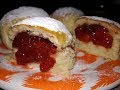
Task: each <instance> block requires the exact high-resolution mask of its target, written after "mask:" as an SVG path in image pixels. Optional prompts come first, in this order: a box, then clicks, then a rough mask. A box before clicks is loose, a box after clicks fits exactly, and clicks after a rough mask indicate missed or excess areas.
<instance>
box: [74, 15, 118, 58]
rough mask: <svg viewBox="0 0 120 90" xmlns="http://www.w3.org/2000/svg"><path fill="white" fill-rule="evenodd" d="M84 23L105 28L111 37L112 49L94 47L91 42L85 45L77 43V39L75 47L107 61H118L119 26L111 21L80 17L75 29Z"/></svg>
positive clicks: (80, 42)
mask: <svg viewBox="0 0 120 90" xmlns="http://www.w3.org/2000/svg"><path fill="white" fill-rule="evenodd" d="M84 23H86V24H88V25H90V24H99V25H101V26H104V27H105V28H107V29H108V30H109V34H110V35H112V37H113V43H112V47H111V48H110V49H106V48H105V47H102V46H98V45H94V44H93V43H92V42H88V43H85V42H82V41H79V40H78V39H77V44H76V46H77V47H78V48H79V49H81V50H84V51H86V52H88V53H90V54H94V55H97V56H101V57H104V58H106V59H107V60H115V59H118V58H119V54H120V28H119V26H118V25H115V23H113V22H112V21H110V22H108V21H102V20H97V19H92V18H87V17H81V18H79V19H78V20H77V21H76V23H75V27H78V26H80V25H82V24H84ZM101 37H102V36H101Z"/></svg>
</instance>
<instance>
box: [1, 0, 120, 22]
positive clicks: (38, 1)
mask: <svg viewBox="0 0 120 90" xmlns="http://www.w3.org/2000/svg"><path fill="white" fill-rule="evenodd" d="M20 6H36V7H40V8H43V9H44V10H45V11H47V12H48V13H49V14H50V13H52V12H53V11H54V10H56V9H57V8H59V7H65V6H73V7H76V8H78V9H81V10H82V11H83V12H84V13H85V14H86V15H90V16H102V17H106V18H109V19H112V20H114V21H117V22H120V12H119V10H120V0H4V2H3V0H1V1H0V18H2V16H3V15H4V14H5V13H6V12H8V11H10V10H12V9H15V8H18V7H20Z"/></svg>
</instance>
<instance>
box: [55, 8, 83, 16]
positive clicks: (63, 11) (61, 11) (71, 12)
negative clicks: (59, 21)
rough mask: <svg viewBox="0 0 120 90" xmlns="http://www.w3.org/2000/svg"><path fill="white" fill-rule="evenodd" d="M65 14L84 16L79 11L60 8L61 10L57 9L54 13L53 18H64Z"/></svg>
mask: <svg viewBox="0 0 120 90" xmlns="http://www.w3.org/2000/svg"><path fill="white" fill-rule="evenodd" d="M67 14H76V15H78V16H82V15H84V13H83V12H82V11H81V10H79V9H76V8H74V7H62V8H58V9H57V10H56V11H55V12H54V13H53V16H61V17H64V16H65V15H67Z"/></svg>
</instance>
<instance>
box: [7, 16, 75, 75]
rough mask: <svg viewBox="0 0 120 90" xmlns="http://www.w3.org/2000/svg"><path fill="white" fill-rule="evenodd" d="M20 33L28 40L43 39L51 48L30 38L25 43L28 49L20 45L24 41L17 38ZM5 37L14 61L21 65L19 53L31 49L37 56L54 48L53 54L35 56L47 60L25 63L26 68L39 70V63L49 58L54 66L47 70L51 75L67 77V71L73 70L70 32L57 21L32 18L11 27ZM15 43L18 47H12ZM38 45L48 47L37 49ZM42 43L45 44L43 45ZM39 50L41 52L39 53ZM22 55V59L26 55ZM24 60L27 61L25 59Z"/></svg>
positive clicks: (73, 51)
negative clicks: (10, 46)
mask: <svg viewBox="0 0 120 90" xmlns="http://www.w3.org/2000/svg"><path fill="white" fill-rule="evenodd" d="M22 32H23V33H24V32H25V35H26V33H27V36H28V37H27V38H28V39H29V37H32V38H36V39H37V38H39V39H43V40H45V41H47V42H49V43H50V44H51V45H52V46H50V44H47V43H46V42H39V39H37V40H38V42H37V41H35V39H33V40H32V39H31V38H30V39H29V40H30V41H29V42H28V43H27V44H30V47H28V46H27V45H26V44H24V43H22V44H21V42H22V41H24V40H26V38H22V37H20V36H19V35H21V33H22ZM23 36H24V35H23ZM7 37H8V38H9V39H8V40H9V44H11V45H12V49H13V50H14V54H15V61H16V62H17V63H20V64H21V63H22V64H23V62H25V61H22V62H21V61H18V60H17V58H18V57H17V55H18V54H19V55H21V53H23V52H24V51H26V49H27V52H28V51H31V49H32V50H33V52H34V53H36V54H38V52H39V53H41V52H43V53H44V52H46V51H44V50H46V48H48V52H49V51H50V50H51V49H52V48H53V49H54V47H56V48H55V49H54V54H52V55H51V54H49V53H48V52H46V53H44V54H46V55H42V54H41V55H40V56H39V54H38V56H36V57H37V59H38V57H39V58H42V57H44V56H46V57H48V58H46V57H44V58H45V60H43V61H42V60H41V59H40V61H39V60H38V61H37V62H36V61H35V62H34V61H33V62H30V63H27V64H28V66H32V67H33V68H36V67H37V68H39V63H40V65H41V63H42V62H44V61H46V60H48V61H47V62H49V58H50V59H52V60H55V61H54V62H55V64H54V66H53V67H52V68H50V70H49V71H50V72H51V73H52V74H61V75H65V76H67V75H69V70H70V69H72V68H73V65H74V62H75V58H74V57H75V50H74V40H73V38H72V35H71V34H70V32H69V31H68V30H67V28H66V27H65V26H64V25H63V24H62V23H61V22H60V21H58V20H55V19H52V18H50V17H33V18H28V19H24V20H22V21H20V22H18V23H16V24H14V25H13V26H12V28H11V31H10V32H8V36H7ZM16 38H21V40H20V42H19V40H18V41H17V39H16ZM15 40H16V41H15ZM5 42H6V41H5ZM16 42H17V45H19V47H16V46H15V45H14V43H16ZM31 43H33V44H31ZM38 43H39V45H41V44H40V43H43V45H46V44H47V45H48V46H42V47H43V49H41V48H39V47H40V46H39V45H37V44H38ZM44 43H46V44H44ZM22 45H23V46H22ZM25 45H26V46H25ZM31 45H33V46H31ZM49 46H50V47H51V49H50V50H49ZM23 47H24V48H23ZM32 47H33V48H32ZM36 47H37V48H36ZM34 48H35V49H34ZM44 48H45V49H44ZM20 49H23V50H20ZM39 49H40V50H41V51H39ZM19 52H20V53H19ZM16 53H17V54H16ZM28 53H30V54H31V52H28ZM34 53H33V54H34ZM50 53H51V52H50ZM23 54H24V55H23ZM23 54H22V55H21V56H23V57H24V56H25V55H26V53H25V52H24V53H23ZM36 54H35V55H36ZM27 55H28V57H31V58H33V57H32V55H30V56H29V54H27ZM21 56H20V57H21ZM44 58H42V59H44ZM33 59H35V58H33ZM25 60H27V59H25ZM28 62H29V61H28ZM45 63H46V62H45ZM49 63H50V64H51V63H52V62H49ZM24 64H25V63H24ZM44 65H46V64H44ZM47 66H49V65H46V67H47ZM41 69H42V68H41Z"/></svg>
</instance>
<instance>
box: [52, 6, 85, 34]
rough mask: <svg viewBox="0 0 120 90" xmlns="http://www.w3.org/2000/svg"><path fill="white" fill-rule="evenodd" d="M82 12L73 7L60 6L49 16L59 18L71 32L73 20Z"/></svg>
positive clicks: (81, 14)
mask: <svg viewBox="0 0 120 90" xmlns="http://www.w3.org/2000/svg"><path fill="white" fill-rule="evenodd" d="M83 15H84V13H83V12H82V11H81V10H78V9H77V8H74V7H61V8H58V9H57V10H55V11H54V12H53V13H52V14H51V15H50V16H51V17H52V18H55V19H57V20H60V21H61V22H62V23H63V24H65V26H66V27H67V28H68V30H69V31H70V32H71V33H72V34H73V33H74V32H73V28H74V22H75V20H76V19H77V18H78V17H80V16H83Z"/></svg>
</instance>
